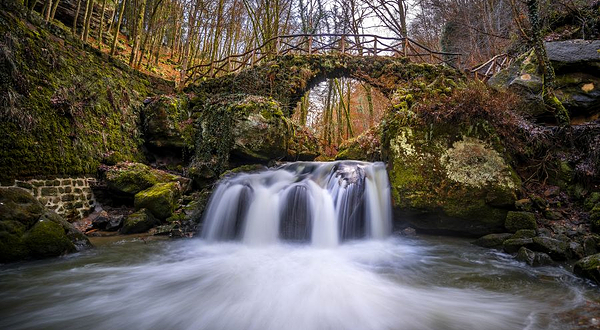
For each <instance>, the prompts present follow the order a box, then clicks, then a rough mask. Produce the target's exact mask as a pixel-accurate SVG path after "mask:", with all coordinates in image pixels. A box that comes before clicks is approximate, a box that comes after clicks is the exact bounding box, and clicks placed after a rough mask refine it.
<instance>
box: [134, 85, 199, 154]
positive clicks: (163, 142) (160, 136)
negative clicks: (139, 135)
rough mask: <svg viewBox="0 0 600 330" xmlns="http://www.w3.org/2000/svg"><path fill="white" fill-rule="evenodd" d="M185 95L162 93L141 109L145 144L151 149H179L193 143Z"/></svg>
mask: <svg viewBox="0 0 600 330" xmlns="http://www.w3.org/2000/svg"><path fill="white" fill-rule="evenodd" d="M188 101H189V100H188V97H187V95H172V96H169V95H162V96H160V97H157V98H155V99H153V100H152V101H151V102H150V103H149V104H147V105H146V107H145V108H144V109H143V111H142V115H143V129H144V138H145V142H146V144H147V145H148V146H149V147H150V148H151V149H153V150H160V151H173V152H178V153H180V154H181V150H182V149H183V148H184V147H186V146H189V145H193V142H194V141H193V136H194V126H193V119H192V117H191V113H190V111H189V109H188Z"/></svg>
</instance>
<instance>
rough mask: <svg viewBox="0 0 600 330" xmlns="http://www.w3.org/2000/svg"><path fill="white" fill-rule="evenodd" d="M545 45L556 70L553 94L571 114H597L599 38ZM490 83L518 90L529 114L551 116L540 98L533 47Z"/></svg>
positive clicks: (587, 117) (590, 116)
mask: <svg viewBox="0 0 600 330" xmlns="http://www.w3.org/2000/svg"><path fill="white" fill-rule="evenodd" d="M545 45H546V49H547V52H548V57H549V59H550V61H551V62H552V65H553V67H554V68H555V71H556V89H555V94H556V96H557V97H558V99H559V100H560V101H561V102H562V104H563V105H564V106H565V107H566V108H567V110H569V112H570V115H571V118H574V119H577V120H583V121H586V120H590V119H591V120H593V119H594V118H596V116H597V115H598V114H599V113H600V112H599V111H598V109H600V78H598V73H600V55H599V54H598V52H597V50H598V49H599V48H600V41H598V40H589V41H588V40H586V41H584V40H567V41H557V42H547V43H546V44H545ZM489 84H490V85H491V86H493V87H495V88H498V89H506V88H509V89H511V90H513V91H515V92H517V93H518V94H520V95H521V96H522V97H523V98H524V99H525V100H526V101H527V103H528V105H527V106H525V107H523V109H524V110H525V111H526V113H527V114H528V115H530V116H533V117H534V118H537V119H541V120H546V119H550V118H552V116H553V115H552V113H551V112H549V111H548V109H547V108H546V107H544V106H543V102H541V101H542V99H541V95H542V93H541V91H542V85H543V82H542V78H541V76H540V75H539V73H538V70H537V59H536V55H535V52H534V51H533V50H531V51H529V52H527V53H525V54H524V55H522V56H520V57H519V58H517V59H516V60H515V61H514V62H513V64H511V66H510V67H508V68H506V69H504V70H502V71H501V72H499V73H498V74H496V75H495V76H494V77H492V78H491V79H490V80H489ZM577 117H580V118H581V119H578V118H577Z"/></svg>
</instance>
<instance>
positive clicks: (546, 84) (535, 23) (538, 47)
mask: <svg viewBox="0 0 600 330" xmlns="http://www.w3.org/2000/svg"><path fill="white" fill-rule="evenodd" d="M527 8H528V11H529V22H530V24H531V37H532V38H531V39H532V42H533V48H534V51H535V55H536V58H537V61H538V68H539V70H540V72H541V74H542V81H543V88H542V94H543V95H542V96H543V98H544V102H545V103H546V105H548V106H549V107H551V108H552V110H553V111H554V117H555V118H556V121H557V122H558V124H559V125H560V126H569V125H570V121H571V120H570V118H569V112H568V111H567V109H565V107H564V105H563V104H562V103H561V102H560V100H559V99H558V98H557V97H556V95H555V94H554V85H555V79H556V75H555V73H554V68H553V67H552V63H550V60H549V59H548V54H547V53H546V47H545V46H544V40H543V39H542V28H541V24H540V17H539V10H538V8H539V2H538V0H527Z"/></svg>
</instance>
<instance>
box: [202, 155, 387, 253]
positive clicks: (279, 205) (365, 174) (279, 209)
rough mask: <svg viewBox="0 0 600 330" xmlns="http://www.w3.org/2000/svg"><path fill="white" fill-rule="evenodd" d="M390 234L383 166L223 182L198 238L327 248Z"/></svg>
mask: <svg viewBox="0 0 600 330" xmlns="http://www.w3.org/2000/svg"><path fill="white" fill-rule="evenodd" d="M390 231H391V205H390V187H389V182H388V179H387V173H386V171H385V165H384V164H383V163H365V162H357V161H343V162H333V163H292V164H288V165H284V166H282V167H280V168H278V169H274V170H268V171H263V172H260V173H254V174H239V175H236V176H234V177H231V178H226V179H225V180H223V181H222V182H221V183H220V184H219V186H218V187H217V189H216V191H215V192H214V194H213V196H212V197H211V200H210V202H209V206H208V209H207V211H206V213H205V220H204V228H203V231H202V237H203V238H205V239H207V240H211V241H219V240H231V239H240V240H242V241H243V242H245V243H248V244H254V245H256V244H269V243H275V242H277V241H279V240H290V241H308V242H310V243H311V244H312V245H314V246H318V247H331V246H336V245H338V243H339V242H340V241H344V240H348V239H357V238H376V239H381V238H385V237H387V236H388V235H389V234H390Z"/></svg>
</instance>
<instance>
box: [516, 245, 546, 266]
mask: <svg viewBox="0 0 600 330" xmlns="http://www.w3.org/2000/svg"><path fill="white" fill-rule="evenodd" d="M516 259H517V260H519V261H523V262H525V263H527V264H528V265H530V266H534V267H537V266H546V265H551V264H552V258H550V256H549V255H547V254H546V253H543V252H534V251H531V250H529V249H528V248H526V247H521V248H520V249H519V251H518V252H517V256H516Z"/></svg>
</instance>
